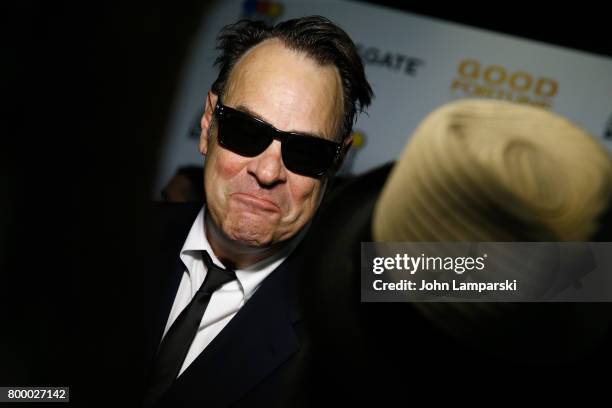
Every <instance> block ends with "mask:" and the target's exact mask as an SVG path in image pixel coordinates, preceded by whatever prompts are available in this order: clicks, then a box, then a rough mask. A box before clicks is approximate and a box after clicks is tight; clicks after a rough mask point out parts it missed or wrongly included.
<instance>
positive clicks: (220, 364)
mask: <svg viewBox="0 0 612 408" xmlns="http://www.w3.org/2000/svg"><path fill="white" fill-rule="evenodd" d="M200 208H201V204H156V208H155V211H154V216H153V217H154V220H155V225H156V227H155V228H156V229H155V231H153V232H152V238H153V243H152V245H153V250H152V251H151V254H150V260H151V262H149V266H148V267H147V268H146V272H145V277H144V284H145V307H144V314H145V335H146V339H145V373H144V374H145V378H146V376H147V374H148V372H149V371H150V369H151V368H152V363H153V359H154V356H155V353H156V350H157V347H158V345H159V342H160V340H161V336H162V333H163V329H164V327H165V324H166V322H167V320H168V316H169V313H170V310H171V308H172V304H173V302H174V297H175V295H176V292H177V290H178V286H179V283H180V280H181V277H182V275H183V272H184V268H185V267H184V265H183V264H182V262H181V260H180V258H179V253H180V250H181V248H182V246H183V244H184V242H185V239H186V237H187V234H188V233H189V230H190V228H191V225H192V224H193V221H194V220H195V218H196V216H197V214H198V211H199V210H200ZM301 256H302V255H301V253H300V251H299V246H298V249H296V250H294V251H293V253H292V254H291V255H290V256H289V257H288V258H287V259H286V260H285V261H284V262H283V263H282V264H281V265H280V266H279V267H278V268H277V269H275V270H274V271H273V272H272V273H271V274H270V275H269V276H268V277H267V278H266V279H265V280H264V281H263V282H262V284H261V286H260V287H259V289H258V290H257V291H256V292H255V293H254V294H253V296H252V297H251V298H250V299H249V301H248V302H247V303H246V304H245V305H244V306H243V307H242V308H241V309H240V310H239V311H238V313H237V314H236V315H235V316H234V318H233V319H232V320H231V321H230V322H229V323H228V324H227V326H226V327H225V328H224V329H223V330H222V331H221V332H220V333H219V335H217V337H215V339H214V340H213V341H212V342H211V343H210V344H209V345H208V347H206V349H205V350H204V351H203V352H202V353H201V354H200V355H199V356H198V357H197V358H196V359H195V360H194V361H193V362H192V363H191V365H190V366H189V367H188V368H187V369H186V370H185V372H183V373H182V374H181V375H180V376H179V377H178V378H177V380H176V381H175V383H174V385H173V386H172V387H171V388H170V390H169V391H168V392H167V393H166V394H165V395H164V396H163V397H162V399H161V401H160V403H159V406H160V407H162V406H168V407H183V406H185V407H187V406H189V407H197V406H202V407H226V406H237V407H238V406H248V407H253V406H267V407H270V406H285V405H286V404H287V403H288V402H287V401H288V400H289V399H290V398H291V393H292V391H291V390H292V387H291V386H290V384H293V383H294V382H295V379H294V376H295V375H296V373H297V371H298V369H297V366H296V362H297V361H298V360H297V359H296V354H297V352H298V350H299V349H300V347H301V344H302V342H303V341H304V328H303V324H302V316H301V311H300V307H299V304H298V303H299V301H298V296H297V292H296V276H297V274H298V269H299V268H300V265H301V264H302V263H301V262H300V260H299V258H300V257H301Z"/></svg>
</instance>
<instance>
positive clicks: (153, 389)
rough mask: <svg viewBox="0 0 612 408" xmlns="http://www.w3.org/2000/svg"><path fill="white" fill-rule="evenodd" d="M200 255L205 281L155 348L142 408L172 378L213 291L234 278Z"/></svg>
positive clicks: (183, 359) (148, 403) (185, 353)
mask: <svg viewBox="0 0 612 408" xmlns="http://www.w3.org/2000/svg"><path fill="white" fill-rule="evenodd" d="M202 256H203V258H204V263H205V264H206V269H207V272H206V278H205V279H204V283H202V286H200V289H198V291H197V292H196V294H195V296H194V297H193V299H191V302H190V303H189V304H188V305H187V306H186V307H185V309H183V311H182V312H181V313H180V314H179V315H178V317H177V318H176V320H175V321H174V323H172V326H170V328H169V329H168V332H167V333H166V335H165V336H164V339H163V340H162V342H161V345H160V346H159V350H158V351H157V356H156V360H155V365H154V368H153V371H152V373H151V381H150V383H149V387H148V390H147V395H146V396H145V406H151V405H152V404H154V403H155V402H156V401H157V400H158V399H159V398H160V397H161V395H162V394H163V393H164V392H165V391H166V390H167V389H168V388H169V387H170V386H171V385H172V383H173V382H174V380H175V379H176V377H177V375H178V373H179V370H180V369H181V367H182V365H183V362H184V361H185V357H186V356H187V352H188V351H189V347H190V346H191V343H192V342H193V339H194V337H195V335H196V333H197V332H198V328H199V327H200V322H201V321H202V316H204V311H205V310H206V306H208V302H209V301H210V298H211V296H212V294H213V292H214V291H215V290H217V289H218V288H220V287H221V286H223V285H224V284H225V283H227V282H229V281H231V280H234V279H236V273H235V272H234V271H232V270H226V269H223V268H221V267H219V266H217V265H215V264H214V263H213V261H212V259H211V258H210V255H209V254H208V252H206V251H202Z"/></svg>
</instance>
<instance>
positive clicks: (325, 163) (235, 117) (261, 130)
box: [215, 100, 342, 178]
mask: <svg viewBox="0 0 612 408" xmlns="http://www.w3.org/2000/svg"><path fill="white" fill-rule="evenodd" d="M215 115H216V116H217V119H218V123H219V128H218V132H217V135H218V136H217V137H218V140H219V144H220V145H221V146H223V147H224V148H226V149H228V150H231V151H232V152H234V153H236V154H239V155H241V156H246V157H255V156H257V155H259V154H261V153H262V152H263V151H264V150H266V149H267V148H268V146H270V144H271V143H272V141H273V140H274V139H277V140H280V142H281V155H282V158H283V163H284V164H285V167H287V169H288V170H289V171H292V172H294V173H297V174H301V175H304V176H309V177H315V178H319V177H321V176H323V175H325V174H326V173H327V172H328V171H330V170H331V169H332V168H333V167H334V166H335V165H336V164H338V162H339V159H340V156H341V151H342V145H341V144H340V143H334V142H332V141H329V140H326V139H322V138H320V137H315V136H308V135H303V134H300V133H295V132H283V131H281V130H278V129H276V128H275V127H274V126H272V125H270V124H268V123H266V122H264V121H262V120H260V119H258V118H255V117H253V116H251V115H249V114H248V113H245V112H242V111H239V110H236V109H233V108H230V107H228V106H225V105H223V104H221V102H220V101H219V100H217V105H216V106H215Z"/></svg>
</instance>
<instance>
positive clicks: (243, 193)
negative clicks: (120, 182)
mask: <svg viewBox="0 0 612 408" xmlns="http://www.w3.org/2000/svg"><path fill="white" fill-rule="evenodd" d="M216 101H217V96H216V95H215V94H213V93H211V92H209V94H208V98H207V103H206V108H205V113H204V116H203V118H202V129H203V130H202V136H201V139H200V145H199V149H200V152H201V153H202V154H205V155H206V156H207V157H206V163H205V174H206V178H205V183H204V184H205V191H206V198H207V199H206V201H207V209H208V211H209V213H210V216H211V219H212V221H213V222H214V223H215V224H216V225H217V226H218V227H220V229H221V230H222V231H223V233H224V234H225V235H226V236H227V237H228V238H229V239H231V240H232V241H236V242H238V243H241V244H246V245H249V246H256V247H267V246H270V245H273V244H275V243H278V242H281V241H284V240H286V239H288V238H290V237H292V236H294V235H295V234H296V233H297V232H298V231H299V230H300V229H301V228H302V227H303V226H304V225H305V224H306V223H307V222H308V221H309V220H310V219H311V218H312V217H313V215H314V213H315V211H316V210H317V208H318V206H319V203H320V202H321V198H322V195H323V192H324V189H325V185H326V183H327V180H326V179H314V178H311V177H307V176H302V175H299V174H296V173H292V172H291V171H289V170H287V168H286V167H285V166H284V164H283V161H282V158H281V142H280V141H278V140H274V141H273V142H272V144H271V145H270V146H268V148H267V149H266V150H265V151H264V152H263V153H261V154H259V155H258V156H256V157H244V156H240V155H238V154H236V153H233V152H231V151H229V150H227V149H224V148H223V147H221V146H219V144H218V143H217V129H218V128H217V126H215V125H213V127H212V131H211V134H210V135H208V128H209V125H210V123H211V119H212V112H213V110H214V106H215V104H216ZM222 102H223V104H224V105H226V106H229V107H232V108H235V109H238V110H241V111H244V112H247V113H249V114H252V115H253V116H256V117H259V118H260V119H262V120H264V121H265V122H267V123H269V124H271V125H272V126H274V127H276V128H277V129H279V130H284V131H293V132H303V133H310V134H315V135H319V136H320V137H323V138H325V139H328V140H334V136H335V134H336V132H337V129H338V126H339V123H340V122H339V121H341V115H342V87H341V81H340V76H339V74H338V71H337V68H336V67H334V66H319V65H318V64H317V63H316V62H315V61H314V60H312V59H311V58H309V57H307V56H306V55H305V54H303V53H298V52H296V51H293V50H290V49H288V48H286V47H285V46H284V45H283V44H282V43H281V42H280V41H279V40H267V41H264V42H263V43H261V44H259V45H257V46H255V47H253V48H252V49H250V50H249V51H247V53H245V55H243V56H242V57H241V58H240V59H239V60H238V62H237V64H236V65H235V66H234V68H233V70H232V72H231V74H230V76H229V79H228V83H227V87H226V91H225V96H224V98H223V100H222Z"/></svg>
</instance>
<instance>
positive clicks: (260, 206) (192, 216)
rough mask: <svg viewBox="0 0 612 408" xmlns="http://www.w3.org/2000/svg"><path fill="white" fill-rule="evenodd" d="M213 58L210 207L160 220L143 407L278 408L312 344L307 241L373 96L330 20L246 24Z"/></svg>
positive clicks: (151, 275) (205, 125) (207, 126)
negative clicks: (302, 294) (304, 284)
mask: <svg viewBox="0 0 612 408" xmlns="http://www.w3.org/2000/svg"><path fill="white" fill-rule="evenodd" d="M218 49H219V51H220V55H219V57H218V58H217V61H216V64H217V65H218V66H219V76H218V78H217V79H216V81H215V82H214V84H213V85H212V87H211V90H210V91H209V92H208V94H207V96H206V101H205V111H204V115H203V117H202V121H201V127H202V134H201V137H200V142H199V151H200V153H201V154H202V155H203V156H205V157H206V160H205V181H204V188H205V196H206V204H205V205H204V207H202V208H198V207H193V208H191V207H190V208H185V207H182V206H170V207H165V208H163V209H162V210H163V211H161V213H160V217H161V221H162V223H164V222H165V223H166V225H162V226H161V228H160V230H159V231H158V235H159V236H160V237H161V241H160V247H159V248H160V253H159V255H158V256H157V257H155V258H154V259H152V264H153V265H152V266H151V268H150V269H147V276H146V277H145V283H146V285H147V288H146V293H147V296H148V299H147V303H146V304H145V315H146V322H147V323H146V325H147V327H146V329H147V330H146V333H147V343H148V344H147V348H146V366H145V367H146V376H147V377H148V380H147V386H146V392H145V405H147V406H173V407H176V406H209V407H212V406H230V405H231V406H260V405H266V406H270V405H276V404H279V403H282V402H281V401H282V399H281V396H282V394H283V389H284V388H285V387H286V386H287V384H289V382H290V381H295V378H297V377H296V376H298V377H299V375H300V374H299V372H298V370H296V367H298V366H299V365H298V364H296V361H295V360H296V359H295V356H296V352H297V351H298V350H299V349H300V348H301V347H302V343H303V341H304V339H305V336H306V333H305V330H304V325H303V324H302V316H301V310H300V305H299V302H298V299H297V296H296V284H295V282H296V279H295V277H296V274H297V273H298V271H299V270H300V268H301V262H300V257H303V256H305V255H304V254H302V253H300V241H301V240H302V239H303V237H304V235H305V234H306V232H307V230H308V227H309V225H310V224H311V221H312V219H313V217H314V216H315V213H316V212H317V209H318V208H319V205H320V203H321V200H322V198H323V195H324V193H325V190H326V188H327V186H328V184H329V182H330V179H331V178H332V177H333V175H334V173H335V171H337V169H338V168H339V166H340V164H341V162H342V158H343V156H344V154H345V153H346V151H347V150H348V148H349V147H350V145H351V137H350V136H349V135H350V131H351V128H352V124H353V121H354V118H355V114H356V112H357V111H360V110H363V109H364V108H365V107H367V106H368V105H369V104H370V101H371V97H372V90H371V88H370V85H369V84H368V82H367V80H366V78H365V74H364V69H363V65H362V63H361V60H360V58H359V56H358V53H357V50H356V49H355V45H354V44H353V42H352V41H351V40H350V38H349V37H348V35H347V34H346V33H345V32H344V31H343V30H341V29H340V28H339V27H337V26H336V25H334V24H333V23H331V22H330V21H329V20H327V19H325V18H323V17H319V16H313V17H305V18H300V19H294V20H290V21H286V22H283V23H280V24H278V25H276V26H274V27H268V26H266V25H264V24H263V23H259V22H250V21H241V22H238V23H236V24H234V25H230V26H227V27H225V28H224V29H223V30H222V32H221V34H220V36H219V44H218Z"/></svg>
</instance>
